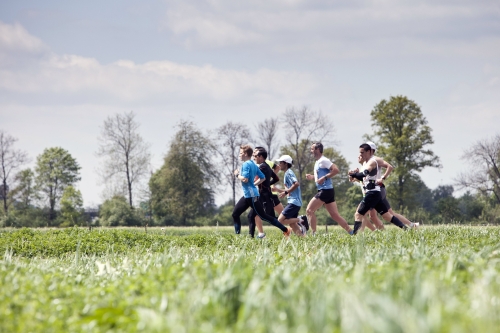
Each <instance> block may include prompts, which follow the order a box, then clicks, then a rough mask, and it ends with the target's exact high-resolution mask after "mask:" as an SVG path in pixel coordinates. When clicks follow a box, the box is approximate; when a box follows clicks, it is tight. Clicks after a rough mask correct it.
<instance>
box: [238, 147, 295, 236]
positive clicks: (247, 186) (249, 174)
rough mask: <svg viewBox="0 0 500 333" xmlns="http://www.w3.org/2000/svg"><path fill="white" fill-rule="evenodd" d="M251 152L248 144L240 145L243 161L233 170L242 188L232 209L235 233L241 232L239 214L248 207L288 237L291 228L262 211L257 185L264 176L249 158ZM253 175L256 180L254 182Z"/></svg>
mask: <svg viewBox="0 0 500 333" xmlns="http://www.w3.org/2000/svg"><path fill="white" fill-rule="evenodd" d="M252 154H253V149H252V147H250V146H249V145H244V146H241V147H240V155H239V157H240V159H241V161H243V164H242V165H241V168H240V170H234V176H235V177H236V178H237V179H239V180H240V181H241V186H242V188H243V197H241V199H240V200H239V201H238V202H237V203H236V205H235V206H234V209H233V214H232V216H233V222H234V231H235V233H236V234H240V233H241V220H240V216H241V214H243V213H244V212H245V211H246V210H247V209H248V208H249V207H252V209H253V210H254V211H255V213H256V214H258V215H259V216H260V218H261V219H262V220H264V221H267V222H269V223H271V224H272V225H274V226H275V227H277V228H279V229H280V230H281V231H283V234H284V236H285V237H289V236H290V233H291V230H290V229H289V228H287V227H285V226H284V225H283V224H281V223H280V222H279V221H278V220H277V219H276V218H275V217H272V216H269V215H267V214H266V213H265V212H264V208H263V207H262V203H261V202H260V200H259V196H260V195H259V190H258V189H257V187H256V186H257V185H259V184H261V183H262V182H263V181H264V180H265V176H264V174H263V173H262V171H260V170H259V167H258V166H257V164H255V163H254V162H252V161H251V160H250V159H251V157H252ZM255 176H257V177H258V180H256V181H255V182H254V179H255Z"/></svg>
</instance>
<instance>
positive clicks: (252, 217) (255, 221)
mask: <svg viewBox="0 0 500 333" xmlns="http://www.w3.org/2000/svg"><path fill="white" fill-rule="evenodd" d="M266 158H267V151H266V150H265V149H264V148H262V147H256V148H255V150H254V152H253V160H254V162H255V163H256V164H257V165H258V166H259V169H260V171H262V173H263V174H264V176H265V177H266V179H265V180H264V181H263V182H262V183H261V184H260V185H259V193H260V196H259V200H260V201H261V203H262V206H263V207H264V211H265V212H266V214H268V215H269V216H272V217H276V216H275V215H274V205H273V201H272V198H271V185H273V184H275V183H276V182H278V181H279V178H278V176H277V175H276V174H275V173H274V172H273V170H271V167H269V165H268V164H267V163H266ZM248 225H249V233H250V236H251V237H254V234H255V226H257V229H258V230H259V234H258V236H257V238H264V237H266V234H265V233H264V229H263V227H262V220H261V219H260V217H259V216H258V215H257V214H255V210H253V209H250V211H249V212H248Z"/></svg>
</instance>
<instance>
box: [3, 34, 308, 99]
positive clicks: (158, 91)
mask: <svg viewBox="0 0 500 333" xmlns="http://www.w3.org/2000/svg"><path fill="white" fill-rule="evenodd" d="M2 31H3V39H4V40H8V41H11V40H15V39H16V37H17V36H18V35H19V32H20V31H21V32H22V36H23V39H24V40H25V42H18V44H19V45H25V46H24V48H22V47H18V48H17V50H23V51H25V52H24V53H25V54H24V55H25V57H21V58H22V59H23V60H22V61H23V64H26V66H20V64H19V63H18V64H17V66H11V65H10V64H5V63H4V64H0V92H2V91H3V92H4V93H32V94H41V95H43V96H45V95H44V94H46V93H48V94H85V95H86V96H89V97H88V98H95V96H98V97H99V98H119V99H121V100H122V101H139V100H147V99H148V98H156V99H161V100H166V101H172V100H186V99H189V100H190V99H193V98H202V99H209V100H210V99H211V100H236V99H243V100H248V99H252V98H259V99H260V98H265V97H266V96H268V95H272V96H282V97H287V96H288V97H297V96H305V95H307V94H308V93H309V92H310V91H312V90H313V89H314V88H315V87H316V85H317V83H316V81H315V78H314V77H312V76H311V75H310V74H307V73H301V72H296V71H276V70H270V69H265V68H264V69H260V70H256V71H253V72H246V71H236V70H223V69H219V68H216V67H214V66H211V65H204V66H192V65H185V64H179V63H175V62H171V61H149V62H146V63H143V64H136V63H134V62H132V61H129V60H119V61H116V62H114V63H111V64H101V63H99V62H98V61H97V60H96V59H93V58H87V57H82V56H78V55H57V54H54V53H52V52H51V51H50V50H48V49H45V48H44V47H43V43H42V42H41V41H39V40H38V39H36V38H35V37H32V36H31V35H29V34H28V33H27V32H26V30H25V29H24V28H23V27H22V26H19V25H17V24H16V25H14V26H9V25H5V24H3V30H2ZM11 44H12V45H17V44H16V43H15V42H10V44H9V45H11ZM11 49H12V48H11ZM33 50H39V51H42V50H43V56H40V54H37V55H36V56H33V57H31V56H30V55H31V52H32V51H33ZM89 93H93V94H94V95H95V96H94V97H92V96H91V94H89ZM103 96H104V97H103Z"/></svg>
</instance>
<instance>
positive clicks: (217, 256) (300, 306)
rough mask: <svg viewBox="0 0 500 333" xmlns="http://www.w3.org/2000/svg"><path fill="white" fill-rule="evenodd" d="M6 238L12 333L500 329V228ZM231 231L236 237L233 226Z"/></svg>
mask: <svg viewBox="0 0 500 333" xmlns="http://www.w3.org/2000/svg"><path fill="white" fill-rule="evenodd" d="M166 229H167V230H160V229H154V230H151V231H150V232H148V233H147V234H146V233H144V229H127V230H123V229H113V230H93V231H91V232H89V231H88V230H86V229H83V228H67V229H63V230H48V231H40V230H36V231H35V230H30V229H21V230H17V231H8V232H7V231H3V232H0V253H3V256H2V259H1V260H0V283H1V285H2V288H1V289H0V331H1V332H104V331H106V332H203V333H209V332H495V331H497V330H498V327H499V326H500V317H499V316H498V313H499V311H500V302H498V299H499V297H500V279H498V278H497V277H498V274H499V273H500V260H499V259H500V252H499V246H498V238H499V237H500V228H497V227H457V226H448V227H430V228H425V229H422V230H419V231H418V232H402V231H400V230H397V229H396V228H388V229H387V230H386V231H385V232H377V233H363V234H361V235H358V236H356V237H350V236H348V235H347V234H346V233H345V232H344V231H343V230H340V228H330V230H331V232H329V233H328V234H325V233H321V232H320V234H319V235H318V237H308V238H306V239H298V238H295V237H293V238H291V239H290V240H289V241H283V237H282V236H281V235H280V234H279V232H277V231H276V232H269V233H268V237H267V238H266V239H265V240H264V241H259V240H255V239H249V238H247V237H243V236H235V235H231V234H228V233H227V232H226V231H225V230H221V229H220V228H219V229H216V228H211V229H199V228H190V229H188V228H182V229H180V228H166ZM228 229H229V228H228Z"/></svg>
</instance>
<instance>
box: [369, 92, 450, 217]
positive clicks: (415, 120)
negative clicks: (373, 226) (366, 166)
mask: <svg viewBox="0 0 500 333" xmlns="http://www.w3.org/2000/svg"><path fill="white" fill-rule="evenodd" d="M370 115H371V120H372V128H373V130H374V133H373V134H372V135H369V136H366V137H367V138H368V139H370V140H372V141H375V142H378V149H377V152H376V154H377V155H378V156H381V157H383V158H384V159H385V160H386V161H387V162H389V163H391V164H392V165H393V166H394V167H395V170H394V171H393V173H392V174H393V175H394V176H393V177H391V178H395V179H396V182H393V185H392V186H395V187H396V192H397V196H396V197H395V198H396V199H397V200H396V202H397V206H399V207H400V208H402V207H403V206H405V204H406V203H405V200H404V198H405V195H407V192H408V186H406V183H407V182H408V181H409V180H410V178H411V176H412V175H415V174H416V173H417V172H420V171H422V170H423V169H424V168H425V167H436V168H439V167H441V165H440V163H439V157H437V156H436V155H435V154H434V152H433V151H432V150H430V149H429V148H428V146H429V145H431V144H433V143H434V140H433V139H432V135H431V132H432V130H431V128H430V127H429V126H428V125H427V120H426V118H425V117H424V115H423V114H422V111H421V110H420V107H419V106H418V105H417V104H416V103H415V102H414V101H412V100H410V99H408V98H407V97H405V96H396V97H392V96H391V98H390V99H389V101H387V100H385V99H384V100H382V101H381V102H380V103H379V104H377V105H376V106H375V107H374V109H373V110H372V111H371V113H370Z"/></svg>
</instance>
